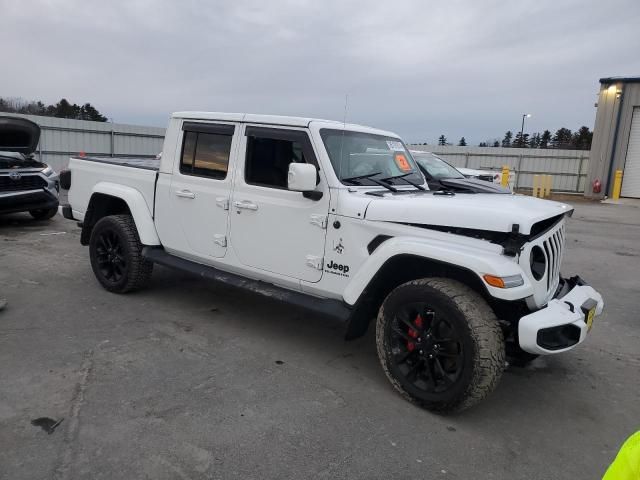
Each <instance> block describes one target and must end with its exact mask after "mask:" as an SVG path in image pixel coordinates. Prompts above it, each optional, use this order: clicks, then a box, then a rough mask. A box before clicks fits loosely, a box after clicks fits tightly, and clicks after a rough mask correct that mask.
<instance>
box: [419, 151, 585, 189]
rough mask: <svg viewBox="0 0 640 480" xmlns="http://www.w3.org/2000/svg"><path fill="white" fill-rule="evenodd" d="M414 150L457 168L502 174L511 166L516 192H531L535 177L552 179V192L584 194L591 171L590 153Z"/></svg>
mask: <svg viewBox="0 0 640 480" xmlns="http://www.w3.org/2000/svg"><path fill="white" fill-rule="evenodd" d="M409 148H411V149H412V150H420V151H427V152H432V153H435V154H436V155H438V156H440V157H441V158H442V159H443V160H446V161H447V162H449V163H450V164H451V165H453V166H454V167H464V168H473V169H477V170H484V169H491V170H500V169H501V168H502V166H503V165H508V166H509V168H510V169H511V170H512V171H513V172H514V174H515V180H514V182H513V183H514V184H513V188H516V189H520V188H524V189H529V188H531V187H532V186H533V176H534V175H536V174H547V175H552V176H553V191H556V192H571V193H582V192H584V188H585V178H586V176H587V172H588V170H589V151H588V150H559V149H552V148H503V147H455V146H444V147H443V146H439V145H411V146H410V147H409Z"/></svg>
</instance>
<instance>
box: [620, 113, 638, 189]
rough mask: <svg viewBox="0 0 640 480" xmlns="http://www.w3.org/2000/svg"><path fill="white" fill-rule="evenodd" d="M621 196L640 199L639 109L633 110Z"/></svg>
mask: <svg viewBox="0 0 640 480" xmlns="http://www.w3.org/2000/svg"><path fill="white" fill-rule="evenodd" d="M622 196H623V197H634V198H640V107H636V108H634V109H633V118H632V119H631V132H630V133H629V147H628V148H627V159H626V161H625V164H624V176H623V177H622Z"/></svg>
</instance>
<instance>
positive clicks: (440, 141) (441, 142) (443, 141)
mask: <svg viewBox="0 0 640 480" xmlns="http://www.w3.org/2000/svg"><path fill="white" fill-rule="evenodd" d="M446 144H447V137H445V136H444V135H440V137H439V138H438V145H440V146H441V147H444V146H445V145H446Z"/></svg>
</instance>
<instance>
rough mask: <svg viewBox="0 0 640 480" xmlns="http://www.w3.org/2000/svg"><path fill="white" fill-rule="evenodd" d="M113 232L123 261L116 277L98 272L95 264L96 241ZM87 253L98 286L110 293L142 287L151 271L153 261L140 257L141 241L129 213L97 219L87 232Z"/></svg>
mask: <svg viewBox="0 0 640 480" xmlns="http://www.w3.org/2000/svg"><path fill="white" fill-rule="evenodd" d="M111 234H113V235H115V236H116V237H117V239H118V241H119V244H120V246H121V249H120V251H121V256H122V258H123V259H124V261H125V267H124V268H123V269H122V275H121V277H120V278H117V279H109V278H107V277H106V276H105V274H104V273H103V272H102V271H101V269H100V265H99V258H98V257H99V253H98V252H99V251H100V250H99V248H100V245H99V242H100V238H101V236H103V235H111ZM89 256H90V258H91V268H92V269H93V273H94V274H95V276H96V278H97V279H98V281H99V282H100V283H101V284H102V286H103V287H104V288H105V289H106V290H108V291H110V292H114V293H127V292H132V291H134V290H138V289H140V288H143V287H145V286H146V285H147V284H148V282H149V279H150V278H151V273H152V272H153V262H150V261H149V260H147V259H145V258H144V257H143V256H142V244H141V243H140V237H139V236H138V230H137V229H136V225H135V223H134V221H133V218H132V217H131V216H130V215H110V216H107V217H103V218H101V219H100V220H99V221H98V223H96V224H95V226H94V227H93V230H92V231H91V239H90V240H89Z"/></svg>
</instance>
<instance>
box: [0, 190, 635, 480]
mask: <svg viewBox="0 0 640 480" xmlns="http://www.w3.org/2000/svg"><path fill="white" fill-rule="evenodd" d="M569 235H570V239H569V244H568V246H569V248H568V251H567V253H566V257H565V264H564V269H563V272H564V273H565V274H573V273H579V274H580V275H581V276H582V277H583V278H585V279H586V280H588V281H589V282H590V283H591V284H593V285H594V286H595V287H596V288H597V289H598V290H600V292H601V293H602V294H603V296H604V298H605V304H606V307H605V315H604V316H602V317H600V318H599V319H598V320H597V323H596V324H595V325H594V329H593V331H592V335H591V337H590V338H589V339H588V340H587V342H586V343H584V344H583V345H581V346H580V347H579V348H577V349H576V350H574V351H573V352H570V353H568V354H564V355H561V356H558V357H554V358H545V359H539V360H536V361H535V362H534V363H533V364H532V365H531V366H530V367H528V368H526V369H516V368H510V369H509V370H507V372H506V373H505V375H504V376H503V380H502V383H501V384H500V386H499V387H498V389H497V391H496V392H494V394H493V395H491V397H489V398H488V399H487V400H485V402H484V403H482V404H481V405H479V406H478V407H476V408H474V409H472V410H470V411H467V412H464V413H462V414H460V415H457V416H453V417H443V416H438V415H434V414H431V413H429V412H426V411H423V410H420V409H419V408H416V407H414V406H412V405H411V404H409V403H407V402H406V401H404V400H402V399H401V398H400V397H399V396H398V395H396V394H395V393H394V392H393V391H392V388H391V386H390V385H389V384H388V382H387V380H386V378H385V377H384V375H383V373H382V370H381V368H380V367H379V364H378V360H377V357H376V354H375V345H374V339H373V336H372V335H371V333H372V332H371V331H370V332H369V333H370V334H369V335H367V336H366V337H365V338H362V339H360V340H357V341H355V342H349V343H346V342H344V341H343V339H342V333H343V332H342V329H341V327H340V326H339V325H336V324H334V323H331V322H330V321H327V320H326V319H324V318H322V317H320V316H317V315H313V314H310V313H307V312H305V311H303V310H300V309H296V308H292V307H290V306H287V305H282V304H279V303H276V302H275V301H272V300H269V299H266V298H261V297H257V296H255V295H251V294H248V293H245V292H242V291H237V290H234V289H232V288H229V287H226V286H224V285H219V284H214V283H211V282H207V281H202V280H200V279H197V278H192V277H189V276H187V275H185V274H182V273H177V272H173V271H170V270H166V269H163V268H156V270H155V273H154V276H153V280H152V285H151V286H150V288H149V289H147V290H145V291H142V292H139V293H135V294H131V295H125V296H117V295H113V294H110V293H108V292H106V291H105V290H103V289H102V288H101V287H100V286H99V285H98V283H97V281H96V280H95V279H94V277H93V273H92V272H91V267H90V265H89V260H88V251H87V249H86V248H85V247H82V246H81V245H80V243H79V229H78V228H77V227H76V226H75V224H74V223H73V222H69V221H65V220H64V219H62V218H61V217H56V218H54V219H53V220H52V221H49V222H34V221H32V220H31V219H30V217H29V216H28V215H12V216H7V217H0V298H2V297H4V298H6V299H7V300H8V305H7V307H6V308H5V309H4V310H3V311H0V478H3V479H4V478H6V479H11V480H17V479H40V478H42V479H44V478H61V479H83V478H87V479H98V478H122V479H133V478H153V479H173V478H178V479H186V478H190V479H197V478H243V479H249V478H256V479H263V478H332V479H334V478H349V479H353V478H368V479H370V478H482V479H503V478H504V479H515V478H522V479H525V478H526V479H529V480H531V479H554V478H583V479H587V478H600V477H601V475H602V473H603V472H604V470H605V468H606V466H607V465H608V464H609V463H610V461H611V460H612V458H613V457H614V456H615V453H616V452H617V450H618V448H619V446H620V444H621V443H622V441H623V440H624V439H625V438H626V437H627V436H629V435H630V434H631V433H632V432H634V431H636V430H639V429H640V390H639V387H638V384H639V380H640V319H639V318H638V315H637V310H636V305H635V300H636V299H638V298H639V297H640V281H639V280H638V272H639V267H640V242H639V239H640V208H638V207H635V206H614V205H601V204H589V203H582V202H580V203H576V213H575V215H574V217H573V219H572V220H571V221H570V224H569ZM37 417H51V418H53V419H56V420H59V419H60V418H62V417H64V421H63V422H62V423H61V424H60V426H59V427H58V428H57V429H56V430H55V432H54V433H53V434H51V435H48V434H47V433H45V432H44V431H43V430H42V429H40V428H37V427H35V426H32V425H31V423H30V422H31V420H32V419H35V418H37Z"/></svg>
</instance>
